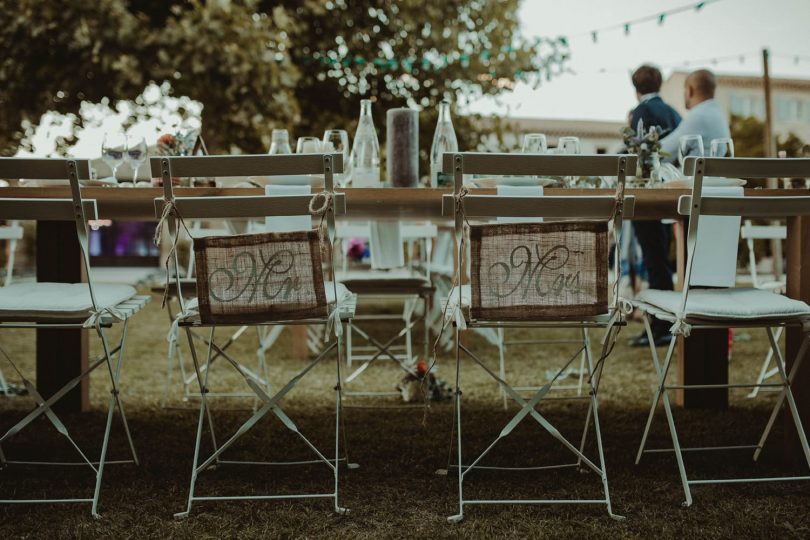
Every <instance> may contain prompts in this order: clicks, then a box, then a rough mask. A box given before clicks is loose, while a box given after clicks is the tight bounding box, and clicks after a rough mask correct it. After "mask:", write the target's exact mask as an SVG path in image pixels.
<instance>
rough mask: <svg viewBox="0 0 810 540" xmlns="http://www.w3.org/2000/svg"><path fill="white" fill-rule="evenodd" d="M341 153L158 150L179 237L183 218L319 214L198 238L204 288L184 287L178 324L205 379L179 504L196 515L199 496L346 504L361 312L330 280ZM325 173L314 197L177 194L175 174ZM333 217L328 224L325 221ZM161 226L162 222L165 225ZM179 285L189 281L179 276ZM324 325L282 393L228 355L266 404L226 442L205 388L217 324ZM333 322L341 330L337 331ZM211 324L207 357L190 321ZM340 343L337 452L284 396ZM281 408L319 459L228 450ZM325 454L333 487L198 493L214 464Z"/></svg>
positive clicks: (157, 166)
mask: <svg viewBox="0 0 810 540" xmlns="http://www.w3.org/2000/svg"><path fill="white" fill-rule="evenodd" d="M342 167H343V163H342V157H341V155H340V154H302V155H289V156H283V155H282V156H279V155H272V156H269V155H261V156H205V157H175V158H172V157H163V158H152V174H153V175H159V176H161V177H162V178H163V179H164V181H163V185H164V197H163V198H162V199H157V200H156V201H155V202H156V214H157V215H158V216H161V221H165V222H166V223H167V224H168V226H169V232H170V233H171V235H172V237H173V238H176V237H177V232H178V225H182V223H183V219H239V218H242V219H244V218H255V217H264V216H274V215H275V216H294V215H302V214H310V213H314V214H317V216H319V218H320V220H321V223H320V225H319V226H318V228H317V229H310V230H306V231H297V232H292V233H279V234H276V233H264V234H248V235H235V236H230V237H214V238H200V239H195V252H196V260H197V289H196V290H197V298H196V301H194V302H186V301H185V299H184V295H183V294H182V293H181V294H178V299H179V301H180V302H181V306H182V311H181V313H180V314H179V315H178V317H177V320H176V324H177V325H178V326H179V327H181V328H183V329H184V330H185V332H186V335H187V338H188V341H189V347H190V349H191V352H192V360H193V363H194V369H195V372H196V374H197V380H198V382H199V389H200V396H201V399H200V413H199V420H198V423H197V434H196V442H195V448H194V460H193V466H192V471H191V485H190V489H189V495H188V502H187V506H186V509H185V511H183V512H180V513H178V514H176V517H178V518H182V517H186V516H188V514H189V512H190V511H191V508H192V505H193V504H194V502H197V501H222V500H268V499H272V500H279V499H313V498H328V499H332V500H333V502H334V508H335V511H336V512H338V513H341V514H342V513H345V512H346V511H347V510H346V509H345V508H343V507H341V506H340V504H339V489H338V487H339V469H340V462H341V461H344V458H341V457H340V450H341V449H340V426H341V422H340V411H341V393H342V390H341V374H340V364H341V341H342V339H341V335H342V328H343V324H344V323H346V322H347V321H349V320H350V319H351V317H352V315H353V314H354V305H355V297H354V295H352V294H351V293H349V292H348V291H347V290H346V289H345V287H344V286H342V285H341V284H338V283H336V282H335V281H334V280H332V281H331V282H330V281H325V280H324V275H323V272H324V268H323V264H322V263H323V262H324V261H322V259H321V253H322V251H323V252H325V253H326V254H327V255H326V257H327V261H325V262H327V264H326V265H325V266H326V270H327V271H329V272H333V267H332V249H331V246H332V242H333V240H334V234H335V214H343V213H345V206H346V203H345V198H344V196H343V195H342V194H338V193H335V192H334V191H333V188H332V186H333V184H332V178H333V173H334V172H340V171H341V170H342ZM316 173H321V174H323V175H324V178H325V190H324V191H323V192H321V193H318V194H316V195H315V196H314V197H313V196H309V195H304V196H301V195H292V196H279V197H268V196H259V197H183V198H175V196H174V193H173V190H172V187H171V181H170V179H171V177H172V176H208V177H212V176H213V177H216V176H235V175H238V176H253V175H278V174H316ZM324 227H325V229H326V230H325V231H324V230H323V229H324ZM161 230H162V229H161ZM167 264H171V265H173V266H174V275H175V276H179V275H180V273H179V272H178V271H177V270H178V269H179V263H178V262H177V255H176V252H175V253H173V254H172V257H171V260H170V261H169V263H167ZM175 281H176V282H175V286H176V287H177V288H178V289H182V283H181V280H180V279H179V278H176V280H175ZM294 324H308V325H316V324H317V325H323V326H325V327H326V328H327V332H326V335H327V337H329V338H330V339H329V342H328V344H327V345H326V346H325V348H324V349H323V350H322V352H321V353H320V354H319V355H318V357H317V358H315V359H314V360H313V361H311V362H310V363H308V364H307V365H306V367H304V369H302V370H301V371H300V372H299V373H297V374H296V375H295V376H294V377H292V378H291V379H290V380H289V381H286V382H285V383H284V384H283V385H280V389H279V390H278V391H276V393H275V394H272V395H271V394H270V393H269V392H268V391H266V390H265V389H264V388H263V386H262V385H261V384H260V383H259V381H258V380H257V377H256V376H255V375H253V374H251V373H250V372H249V371H247V370H246V369H245V368H244V366H242V365H241V364H240V363H239V362H238V361H236V360H235V359H234V358H232V357H230V356H228V355H223V358H224V359H225V360H227V361H228V363H229V364H230V365H231V366H233V367H234V369H236V371H237V372H238V373H239V375H241V376H242V378H243V379H244V382H245V383H246V384H247V386H248V387H249V388H250V389H251V391H253V392H254V393H255V395H256V397H257V399H259V400H260V402H261V407H259V408H258V409H257V410H256V411H255V412H254V413H253V415H252V416H250V418H248V419H247V420H246V421H245V422H244V423H243V424H242V425H241V426H240V428H239V429H238V430H237V431H236V432H235V433H234V434H233V435H232V436H230V437H229V438H228V439H227V440H226V441H225V442H222V443H220V442H218V441H217V437H216V435H215V431H214V419H213V415H212V413H211V408H210V404H209V402H208V398H207V393H208V386H209V379H210V377H211V371H210V370H208V369H205V368H207V367H208V366H210V363H211V359H212V356H213V352H214V347H213V343H214V331H215V329H216V328H217V327H218V326H243V325H248V326H255V325H294ZM330 327H334V330H333V331H334V334H335V338H334V339H332V338H331V334H332V330H330ZM202 328H207V329H209V336H208V339H207V342H208V344H209V346H208V348H207V350H208V352H207V356H206V359H205V362H204V363H201V362H200V361H199V360H198V358H197V353H196V348H195V347H194V343H193V339H194V338H193V337H192V335H191V330H192V329H202ZM333 353H336V356H337V359H336V362H335V365H336V371H335V387H334V389H335V448H334V452H335V455H334V458H333V459H330V458H327V457H326V456H325V454H323V453H322V452H321V451H320V450H318V449H317V447H316V446H315V445H314V444H313V443H312V442H311V441H310V440H309V439H308V438H307V437H306V436H304V434H303V433H302V432H301V430H300V429H299V428H298V426H297V424H296V423H295V422H294V421H293V420H292V419H291V418H290V417H289V416H288V415H287V413H285V412H284V410H283V409H282V407H281V401H282V399H283V398H284V397H285V396H286V395H287V394H289V393H290V392H291V391H292V390H293V389H294V388H295V386H296V385H297V384H298V383H299V382H300V380H301V379H302V378H303V377H304V376H305V375H306V374H307V373H308V372H309V371H310V370H312V369H313V368H314V367H315V366H316V365H318V364H319V363H321V362H322V361H323V360H324V359H325V358H327V357H328V356H330V355H331V354H333ZM268 413H273V414H274V415H275V416H276V417H277V418H278V419H279V420H280V421H281V423H282V424H283V425H284V426H285V427H286V428H287V429H289V430H290V431H292V432H293V433H295V434H296V435H297V436H299V437H300V438H301V439H302V440H303V442H304V443H305V444H306V445H307V446H308V447H309V448H310V449H311V450H312V451H313V452H314V454H315V456H316V457H317V459H315V460H308V461H295V462H257V461H249V462H246V461H235V460H225V459H222V454H223V453H224V452H225V451H226V450H228V449H229V448H230V447H231V446H232V445H233V444H234V443H235V442H236V441H237V440H238V439H239V438H240V437H241V436H242V435H244V434H245V433H247V432H248V431H249V430H250V429H252V428H253V427H254V426H255V425H256V424H257V423H258V422H259V420H261V419H262V418H263V417H264V416H265V415H267V414H268ZM206 419H207V424H208V428H209V431H210V436H211V442H212V445H213V451H212V453H211V455H210V456H208V457H207V458H203V457H202V456H201V450H202V448H201V445H202V438H203V429H204V424H205V423H206ZM310 463H324V464H325V465H327V466H328V467H329V469H330V470H331V471H332V473H333V475H334V488H333V490H332V491H331V492H323V493H299V494H276V495H226V496H200V495H197V494H196V485H197V478H198V476H199V474H200V473H202V472H203V471H204V470H206V469H208V468H209V467H211V466H213V465H218V464H219V465H232V464H243V465H300V464H310Z"/></svg>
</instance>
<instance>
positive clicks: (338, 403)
mask: <svg viewBox="0 0 810 540" xmlns="http://www.w3.org/2000/svg"><path fill="white" fill-rule="evenodd" d="M336 324H342V323H341V322H340V321H338V322H337V323H336ZM341 347H342V344H341V336H337V351H336V353H337V358H336V359H335V377H336V380H335V512H337V513H338V514H340V515H345V514H348V513H349V509H348V508H345V507H342V506H340V413H341V410H342V408H343V392H342V390H341V386H340V385H341V380H342V377H341V374H340V363H341V362H342V361H343V359H342V358H341ZM344 435H345V433H344ZM346 466H347V467H348V466H349V456H348V454H347V455H346Z"/></svg>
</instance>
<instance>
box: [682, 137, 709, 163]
mask: <svg viewBox="0 0 810 540" xmlns="http://www.w3.org/2000/svg"><path fill="white" fill-rule="evenodd" d="M689 156H696V157H703V156H704V153H703V137H702V136H700V135H684V136H683V137H681V138H680V139H678V161H679V162H680V164H681V172H683V165H684V161H686V158H687V157H689Z"/></svg>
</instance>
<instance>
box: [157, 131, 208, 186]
mask: <svg viewBox="0 0 810 540" xmlns="http://www.w3.org/2000/svg"><path fill="white" fill-rule="evenodd" d="M198 137H199V132H198V131H194V130H192V131H188V132H186V133H181V132H178V133H176V134H172V133H164V134H163V135H161V136H160V137H158V140H157V145H156V146H157V147H156V150H157V154H158V155H159V156H188V155H191V154H192V153H193V152H194V147H195V145H196V144H197V139H198ZM152 185H155V186H162V185H163V181H162V179H161V178H152ZM172 185H173V186H176V185H180V179H179V178H172Z"/></svg>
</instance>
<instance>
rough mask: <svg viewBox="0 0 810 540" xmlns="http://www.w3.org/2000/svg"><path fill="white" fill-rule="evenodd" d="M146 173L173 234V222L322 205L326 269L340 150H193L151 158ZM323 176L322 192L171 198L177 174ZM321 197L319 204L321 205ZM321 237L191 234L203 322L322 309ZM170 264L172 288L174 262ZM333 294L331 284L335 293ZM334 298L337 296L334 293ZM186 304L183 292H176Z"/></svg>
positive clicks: (338, 206)
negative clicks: (153, 178) (158, 185)
mask: <svg viewBox="0 0 810 540" xmlns="http://www.w3.org/2000/svg"><path fill="white" fill-rule="evenodd" d="M151 165H152V174H153V175H156V174H157V175H159V176H160V177H162V179H163V187H164V197H163V198H161V199H156V200H155V210H156V215H158V216H161V217H162V218H164V219H166V221H167V223H168V225H169V231H170V233H171V234H172V236H173V238H175V239H176V235H177V233H178V220H183V219H241V218H257V217H262V218H264V217H267V216H296V215H302V214H311V213H312V207H313V204H314V205H319V206H320V205H322V206H323V208H322V214H323V219H324V221H325V222H326V225H327V231H328V233H327V234H326V235H324V237H325V238H324V240H326V241H328V246H327V249H326V252H327V253H328V262H329V269H330V270H331V269H332V268H333V264H332V249H331V243H332V241H333V239H334V231H335V214H336V213H345V207H346V204H345V198H344V196H343V194H337V193H334V190H333V174H334V173H335V172H340V171H342V170H343V162H342V155H340V154H300V155H282V156H279V155H261V156H200V157H160V158H152V160H151ZM318 173H319V174H323V175H324V185H325V188H324V192H323V193H321V194H317V195H315V197H314V198H313V196H312V195H285V196H267V195H261V196H248V197H241V196H237V197H231V196H227V197H175V193H174V188H173V187H172V185H171V178H172V177H177V176H207V177H212V176H213V177H216V176H254V175H255V176H260V175H268V176H272V175H281V174H302V175H305V174H318ZM321 203H323V204H321ZM321 240H322V235H320V234H319V231H318V230H315V229H307V230H305V231H294V232H286V233H260V234H247V235H235V236H227V237H226V236H222V237H209V236H207V237H203V238H194V239H193V242H194V252H195V260H196V266H197V296H198V300H199V308H200V316H201V319H202V320H203V321H204V322H207V323H208V322H210V323H228V322H236V321H256V322H259V321H272V320H286V319H305V318H312V317H322V316H325V315H326V314H327V303H326V297H325V291H324V276H323V267H322V262H323V261H322V254H321V252H322V250H321ZM172 255H173V263H174V265H175V268H174V270H175V275H176V278H177V287H178V291H180V290H181V284H180V273H179V263H178V260H177V252H176V250H174V253H173V254H172ZM334 292H335V293H336V292H337V291H336V290H335V291H334ZM335 296H337V295H335ZM178 297H179V301H180V302H181V306H182V308H183V309H185V305H184V303H183V300H182V292H181V293H180V294H179V295H178Z"/></svg>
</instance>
